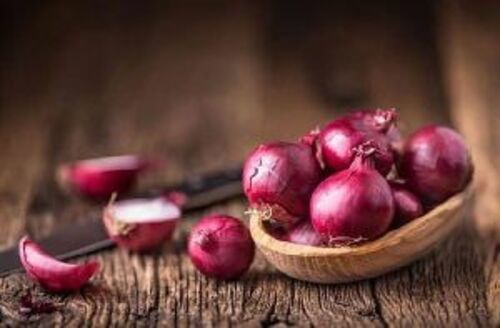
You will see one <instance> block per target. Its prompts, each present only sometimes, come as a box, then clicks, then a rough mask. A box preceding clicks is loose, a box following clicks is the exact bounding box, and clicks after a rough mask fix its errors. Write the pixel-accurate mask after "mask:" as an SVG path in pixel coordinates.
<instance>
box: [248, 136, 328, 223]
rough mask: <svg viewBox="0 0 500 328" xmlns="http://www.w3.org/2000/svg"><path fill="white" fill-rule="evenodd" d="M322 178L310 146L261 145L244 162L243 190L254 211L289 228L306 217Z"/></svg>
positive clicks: (289, 144)
mask: <svg viewBox="0 0 500 328" xmlns="http://www.w3.org/2000/svg"><path fill="white" fill-rule="evenodd" d="M321 174H322V173H321V168H320V166H319V164H318V162H317V160H316V158H315V155H314V150H313V148H312V147H311V146H310V145H307V144H305V143H289V142H274V143H269V144H264V145H260V146H259V147H258V148H257V149H255V150H254V151H253V152H252V153H251V154H250V156H249V157H248V158H247V160H246V162H245V166H244V169H243V188H244V191H245V194H246V196H247V198H248V201H249V202H250V206H251V207H252V208H253V209H256V210H257V211H258V212H260V213H266V212H267V213H268V214H269V215H267V216H270V218H272V219H275V220H277V221H279V222H281V223H284V224H292V223H294V222H295V221H297V219H298V218H303V217H306V216H307V214H308V211H309V198H310V196H311V193H312V192H313V190H314V188H315V187H316V185H317V184H318V183H319V181H320V179H321ZM263 216H266V215H263Z"/></svg>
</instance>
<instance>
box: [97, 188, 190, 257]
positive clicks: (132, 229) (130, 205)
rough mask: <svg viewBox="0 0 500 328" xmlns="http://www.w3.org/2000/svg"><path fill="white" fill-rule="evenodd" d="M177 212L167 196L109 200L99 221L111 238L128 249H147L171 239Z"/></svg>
mask: <svg viewBox="0 0 500 328" xmlns="http://www.w3.org/2000/svg"><path fill="white" fill-rule="evenodd" d="M180 216H181V209H180V208H179V206H178V204H176V203H175V202H173V201H171V200H170V199H169V197H161V198H154V199H129V200H122V201H118V202H110V204H109V205H108V206H107V207H106V208H105V209H104V213H103V221H104V225H105V226H106V230H107V232H108V234H109V236H110V238H111V239H112V240H114V241H115V242H116V243H117V244H118V246H120V247H123V248H126V249H129V250H131V251H137V252H142V251H151V250H154V249H156V248H158V247H159V246H161V245H162V244H163V243H164V242H165V241H167V240H169V239H171V237H172V234H173V233H174V230H175V226H176V223H177V221H178V219H179V218H180Z"/></svg>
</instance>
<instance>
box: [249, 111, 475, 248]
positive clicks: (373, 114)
mask: <svg viewBox="0 0 500 328" xmlns="http://www.w3.org/2000/svg"><path fill="white" fill-rule="evenodd" d="M397 120H398V115H397V113H396V110H395V109H394V108H389V109H374V110H360V111H356V112H353V113H350V114H347V115H345V116H342V117H339V118H338V119H336V120H333V121H331V122H329V123H328V124H326V125H325V127H324V128H322V129H316V130H313V132H311V133H309V134H307V135H306V136H305V137H303V138H302V139H301V141H300V142H299V143H285V142H274V143H268V144H264V145H261V146H260V147H258V148H257V149H256V150H255V151H254V152H253V153H252V154H251V155H250V156H249V157H248V159H247V161H246V162H245V171H244V174H243V185H244V188H245V193H246V195H247V198H248V200H249V203H250V207H251V208H252V209H255V208H257V209H261V211H260V213H259V214H260V215H259V218H262V219H266V220H268V219H271V220H272V221H273V222H275V223H274V224H272V225H270V224H267V227H272V230H269V233H270V234H271V235H273V236H275V238H277V239H279V240H283V241H287V242H292V243H296V244H302V245H310V246H337V245H350V244H355V243H359V242H363V241H368V240H373V239H375V238H378V237H380V236H382V235H383V234H384V233H386V232H387V231H388V230H389V229H397V228H399V227H401V226H403V225H405V224H407V223H409V222H411V221H413V220H415V219H417V218H418V217H420V216H422V215H423V214H425V211H426V210H429V209H430V208H432V207H433V206H436V205H438V204H439V203H441V202H443V201H445V200H446V199H448V198H449V197H450V196H452V195H454V194H456V193H458V192H460V191H462V190H463V189H464V188H465V187H466V186H467V184H468V183H469V182H470V180H471V178H472V173H473V166H472V161H471V158H470V155H469V152H468V150H467V148H466V146H465V143H464V141H463V139H462V137H461V136H460V135H459V134H458V133H457V132H455V131H453V130H452V129H450V128H447V127H443V126H436V125H432V126H428V127H424V128H422V129H420V130H418V131H416V132H415V133H414V134H413V135H411V136H410V137H409V138H408V139H407V140H404V139H403V138H402V136H401V133H400V131H399V129H398V124H397ZM266 208H267V209H270V210H268V211H267V212H266V211H265V209H266ZM250 212H251V213H252V214H253V213H254V211H253V210H251V211H250ZM277 225H278V227H277Z"/></svg>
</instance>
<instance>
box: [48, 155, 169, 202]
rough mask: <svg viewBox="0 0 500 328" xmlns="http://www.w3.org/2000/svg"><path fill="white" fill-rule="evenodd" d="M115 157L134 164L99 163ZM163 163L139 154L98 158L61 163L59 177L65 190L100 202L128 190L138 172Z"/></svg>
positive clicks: (134, 181) (117, 159)
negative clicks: (113, 165)
mask: <svg viewBox="0 0 500 328" xmlns="http://www.w3.org/2000/svg"><path fill="white" fill-rule="evenodd" d="M113 159H115V160H116V161H117V163H119V161H120V160H121V159H123V160H125V161H132V164H130V165H126V167H119V166H118V167H116V168H113V167H110V166H109V165H106V166H103V165H100V164H99V161H103V160H113ZM94 162H95V163H94ZM161 164H162V161H159V160H154V161H153V160H149V159H145V158H141V157H139V156H136V155H123V156H115V157H105V158H96V159H91V160H82V161H77V162H73V163H66V164H61V165H60V166H59V168H58V170H57V177H56V178H57V180H58V182H59V184H60V185H61V186H62V187H63V188H64V189H66V190H71V191H74V192H76V193H77V194H79V195H81V196H83V197H86V198H89V199H92V200H96V201H101V200H107V199H109V197H110V196H111V194H113V193H114V192H116V193H119V194H122V193H125V192H127V191H129V190H130V189H131V188H132V187H133V185H134V184H135V183H136V180H137V177H138V175H139V174H141V173H142V172H144V171H147V170H150V169H153V168H156V167H158V166H159V165H161Z"/></svg>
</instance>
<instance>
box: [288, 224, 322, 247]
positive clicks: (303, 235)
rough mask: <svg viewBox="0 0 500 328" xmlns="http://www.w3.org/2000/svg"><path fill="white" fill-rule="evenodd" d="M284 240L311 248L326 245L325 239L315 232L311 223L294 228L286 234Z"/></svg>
mask: <svg viewBox="0 0 500 328" xmlns="http://www.w3.org/2000/svg"><path fill="white" fill-rule="evenodd" d="M283 240H286V241H289V242H291V243H294V244H300V245H310V246H321V245H323V244H324V238H323V237H322V236H321V235H320V234H319V233H317V232H316V231H315V230H314V228H313V226H312V225H311V222H309V221H304V222H301V223H299V224H298V225H297V226H295V227H293V228H292V229H291V230H290V231H288V232H287V233H286V234H285V236H284V237H283Z"/></svg>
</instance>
